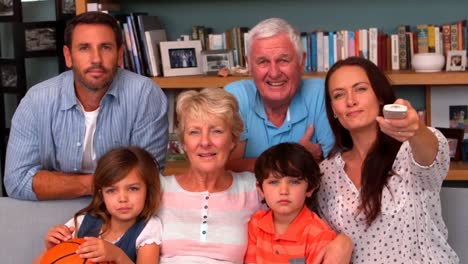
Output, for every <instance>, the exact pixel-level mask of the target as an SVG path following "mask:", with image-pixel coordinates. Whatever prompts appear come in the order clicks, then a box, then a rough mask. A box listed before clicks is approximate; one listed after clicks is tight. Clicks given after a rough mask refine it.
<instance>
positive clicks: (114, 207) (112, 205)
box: [102, 169, 147, 224]
mask: <svg viewBox="0 0 468 264" xmlns="http://www.w3.org/2000/svg"><path fill="white" fill-rule="evenodd" d="M146 191H147V190H146V184H145V182H144V181H143V180H142V179H141V177H140V175H139V173H138V171H137V170H136V169H133V170H132V171H130V173H129V174H128V175H127V176H126V177H125V178H123V179H122V180H120V181H118V182H116V183H114V184H112V185H111V186H108V187H103V188H102V196H103V199H104V203H105V205H106V208H107V211H109V213H110V214H111V215H112V221H113V222H115V221H118V222H124V223H130V224H133V223H134V222H135V221H136V218H137V217H138V216H139V215H140V213H141V212H142V210H143V207H144V206H145V199H146Z"/></svg>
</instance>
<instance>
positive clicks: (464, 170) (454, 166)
mask: <svg viewBox="0 0 468 264" xmlns="http://www.w3.org/2000/svg"><path fill="white" fill-rule="evenodd" d="M188 167H189V162H188V161H185V160H184V161H168V162H166V170H165V171H164V175H174V174H182V173H185V172H186V171H187V169H188ZM445 180H446V181H468V162H461V161H453V162H451V163H450V171H449V173H448V175H447V178H445Z"/></svg>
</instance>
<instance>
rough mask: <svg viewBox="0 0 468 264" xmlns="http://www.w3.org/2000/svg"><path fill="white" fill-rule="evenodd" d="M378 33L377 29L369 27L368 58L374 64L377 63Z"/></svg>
mask: <svg viewBox="0 0 468 264" xmlns="http://www.w3.org/2000/svg"><path fill="white" fill-rule="evenodd" d="M378 35H379V30H378V29H377V28H375V27H371V28H369V60H370V61H372V62H373V63H374V64H375V65H379V61H378V56H379V55H378Z"/></svg>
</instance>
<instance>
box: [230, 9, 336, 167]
mask: <svg viewBox="0 0 468 264" xmlns="http://www.w3.org/2000/svg"><path fill="white" fill-rule="evenodd" d="M246 51H247V52H246V61H247V63H248V65H249V68H250V72H251V74H252V76H253V81H250V80H242V81H237V82H234V83H231V84H229V85H227V86H226V87H225V89H226V90H227V91H228V92H230V93H232V94H233V95H234V96H235V97H236V98H237V101H238V102H239V107H240V112H241V116H242V119H243V121H244V126H245V129H244V132H243V134H242V138H241V142H240V143H239V144H238V145H237V146H236V148H235V149H234V151H233V153H232V155H231V159H230V162H229V164H228V167H229V168H230V169H232V170H234V171H245V170H248V171H253V167H254V164H255V160H256V157H258V156H259V155H260V154H261V153H262V152H263V151H264V150H266V149H267V148H269V147H271V146H273V145H276V144H278V143H282V142H299V143H300V144H302V145H303V146H304V147H306V149H307V150H309V151H310V152H311V153H312V155H313V156H314V157H315V159H317V160H321V159H322V158H323V157H324V156H327V155H328V152H329V151H330V149H331V148H332V146H333V143H334V137H333V133H332V131H331V129H330V125H329V123H328V121H327V115H326V112H325V103H324V88H323V87H324V82H323V80H321V79H307V80H302V74H303V72H304V64H305V60H306V53H305V51H304V47H303V46H302V42H301V40H300V35H299V32H298V31H297V30H295V29H294V28H293V27H292V26H291V25H290V24H289V23H288V22H286V21H284V20H282V19H279V18H270V19H267V20H264V21H262V22H260V23H258V24H257V25H256V26H255V27H254V28H252V30H250V31H249V34H248V38H247V47H246Z"/></svg>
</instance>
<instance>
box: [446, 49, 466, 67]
mask: <svg viewBox="0 0 468 264" xmlns="http://www.w3.org/2000/svg"><path fill="white" fill-rule="evenodd" d="M465 68H466V50H449V51H448V52H447V63H446V65H445V69H446V70H447V71H464V70H465Z"/></svg>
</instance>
